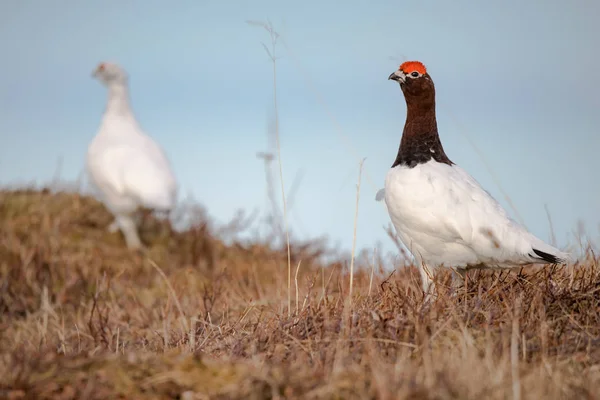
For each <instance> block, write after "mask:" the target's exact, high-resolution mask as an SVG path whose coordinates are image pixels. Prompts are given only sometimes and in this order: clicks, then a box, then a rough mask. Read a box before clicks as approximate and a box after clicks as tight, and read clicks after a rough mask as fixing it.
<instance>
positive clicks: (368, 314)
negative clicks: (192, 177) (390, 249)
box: [0, 190, 600, 399]
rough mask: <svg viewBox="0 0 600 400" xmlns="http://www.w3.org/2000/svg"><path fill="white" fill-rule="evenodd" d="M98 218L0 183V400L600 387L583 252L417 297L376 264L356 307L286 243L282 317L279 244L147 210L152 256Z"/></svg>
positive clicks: (315, 249) (413, 395) (415, 287)
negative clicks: (293, 290) (555, 264)
mask: <svg viewBox="0 0 600 400" xmlns="http://www.w3.org/2000/svg"><path fill="white" fill-rule="evenodd" d="M110 220H111V218H110V216H109V215H108V213H107V212H106V211H105V210H104V208H103V207H102V206H101V205H100V204H99V203H97V202H96V201H95V200H93V199H90V198H88V197H85V196H82V195H78V194H74V193H51V192H50V191H47V190H46V191H35V190H22V191H3V192H0V225H1V226H2V230H1V232H0V276H1V283H0V284H1V292H0V312H1V314H0V330H1V338H0V397H1V398H10V399H26V398H27V399H50V398H52V399H75V398H77V399H109V398H110V399H115V398H128V399H146V398H147V399H150V398H152V399H154V398H156V399H161V398H180V399H207V398H211V399H212V398H222V399H263V398H303V399H314V398H331V399H342V398H344V399H353V398H361V399H364V398H381V399H396V398H400V399H403V398H407V399H408V398H410V399H421V398H423V399H425V398H427V399H467V398H479V399H481V398H486V399H504V398H523V399H555V398H565V399H575V398H578V399H584V398H586V399H592V398H597V397H598V388H599V387H600V364H599V361H600V347H599V344H600V339H599V338H600V320H599V315H600V280H599V278H600V272H599V270H598V268H597V265H596V260H595V259H594V258H593V257H591V256H590V257H588V259H587V260H586V261H585V262H584V263H583V262H582V264H581V265H578V266H575V267H569V268H565V269H559V268H555V269H552V268H545V269H537V270H528V271H527V272H526V273H525V272H522V273H516V272H515V273H508V274H507V273H504V274H498V273H484V272H476V273H474V274H471V275H470V276H469V281H468V286H467V288H466V290H463V291H460V292H459V293H458V296H457V297H455V298H452V297H450V296H449V295H448V294H447V293H446V292H445V291H444V290H443V289H442V290H441V293H440V298H439V299H438V300H437V301H436V302H435V303H433V304H432V305H431V307H429V308H424V307H423V305H422V295H421V294H420V293H419V287H420V286H419V280H418V274H417V272H416V270H414V268H406V269H400V270H398V271H396V272H395V273H394V274H392V275H390V274H387V273H385V272H383V271H382V270H379V269H375V272H374V276H373V278H372V279H373V283H372V289H371V296H369V295H368V293H369V283H370V279H371V276H370V275H371V270H370V269H369V268H361V269H359V271H358V272H357V273H356V275H355V276H354V282H353V286H354V288H353V299H352V302H351V303H350V302H346V301H345V300H346V295H347V291H348V287H349V285H348V283H349V277H348V274H347V272H346V271H347V263H346V262H341V261H340V262H337V263H333V264H330V265H321V264H320V263H319V261H318V260H319V255H321V254H323V252H324V250H323V249H321V248H320V247H319V245H318V243H307V244H298V243H295V244H294V243H292V246H291V263H292V266H293V268H294V271H295V272H296V271H297V273H298V276H297V287H298V290H299V292H298V293H297V294H294V298H297V299H298V304H294V306H293V307H292V310H294V313H293V314H292V315H291V316H288V313H287V296H288V293H287V251H286V248H285V247H284V248H282V249H281V250H273V249H270V248H269V246H267V245H266V244H262V243H242V242H236V241H233V243H231V244H225V242H224V241H223V240H221V237H220V235H221V234H217V233H216V230H215V228H213V227H211V226H210V225H209V224H207V223H206V221H205V220H203V219H202V217H201V215H200V216H199V217H198V218H197V222H196V223H195V224H193V226H191V227H190V228H188V229H187V230H185V231H182V232H173V231H172V229H171V227H170V225H169V224H168V223H165V222H161V221H159V220H157V219H155V218H153V217H150V218H149V219H147V220H146V222H145V224H144V229H143V232H142V238H143V240H144V241H145V242H146V243H148V244H149V246H148V247H149V250H148V252H147V253H146V254H132V253H130V252H128V251H127V250H126V249H125V246H124V244H123V240H122V238H121V236H120V235H119V234H109V233H107V232H106V229H105V228H106V226H107V225H108V223H109V222H110ZM300 261H301V268H299V269H296V267H297V266H298V264H299V263H300ZM449 278H450V276H449V274H447V273H446V274H442V276H441V279H444V280H445V281H446V282H447V283H449ZM345 304H351V306H349V307H350V308H349V309H344V307H345ZM296 310H297V311H296Z"/></svg>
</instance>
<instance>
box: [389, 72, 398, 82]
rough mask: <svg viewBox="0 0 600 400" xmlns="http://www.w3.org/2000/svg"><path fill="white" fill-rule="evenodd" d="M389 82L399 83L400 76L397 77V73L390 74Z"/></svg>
mask: <svg viewBox="0 0 600 400" xmlns="http://www.w3.org/2000/svg"><path fill="white" fill-rule="evenodd" d="M389 80H392V81H398V80H400V77H399V76H398V75H396V73H395V72H392V73H391V74H390V76H388V81H389Z"/></svg>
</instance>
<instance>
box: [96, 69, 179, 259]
mask: <svg viewBox="0 0 600 400" xmlns="http://www.w3.org/2000/svg"><path fill="white" fill-rule="evenodd" d="M93 76H94V77H95V78H97V79H98V80H99V81H100V82H102V84H104V85H105V86H106V87H107V88H108V102H107V104H106V110H105V111H104V115H103V116H102V122H101V124H100V129H99V130H98V132H97V134H96V136H95V137H94V139H93V140H92V142H91V143H90V145H89V148H88V153H87V170H88V173H89V176H90V178H91V181H92V183H93V184H94V186H96V187H97V188H98V189H99V190H100V192H101V197H102V200H103V202H104V204H105V205H106V207H107V208H108V209H109V210H110V211H111V212H112V214H113V215H114V217H115V220H114V221H113V223H112V224H111V225H110V226H109V227H108V229H109V231H111V232H116V231H117V230H118V229H120V230H121V232H123V236H124V237H125V241H126V243H127V247H129V248H130V249H137V248H140V247H141V245H142V244H141V241H140V238H139V235H138V232H137V226H136V225H137V224H136V221H135V218H134V214H135V211H136V210H137V209H138V208H139V207H144V208H149V209H154V210H158V211H170V210H171V209H172V208H173V207H174V206H175V202H176V198H177V182H176V179H175V176H174V175H173V172H172V170H171V166H170V164H169V161H168V159H167V157H166V156H165V154H164V152H163V150H162V149H161V148H160V146H159V145H158V144H156V142H154V140H152V138H150V137H149V136H147V135H146V134H145V133H144V132H143V131H142V129H141V128H140V126H139V124H138V122H137V120H136V118H135V116H134V115H133V112H132V110H131V106H130V104H129V89H128V76H127V73H126V72H125V70H123V69H122V68H121V67H120V66H119V65H117V64H114V63H108V62H104V63H100V64H99V65H98V67H97V68H96V70H95V71H94V73H93Z"/></svg>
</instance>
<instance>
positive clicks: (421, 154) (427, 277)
mask: <svg viewBox="0 0 600 400" xmlns="http://www.w3.org/2000/svg"><path fill="white" fill-rule="evenodd" d="M415 71H416V73H415ZM390 79H393V80H397V81H399V82H400V86H401V88H402V91H403V92H404V94H405V98H406V100H407V106H408V115H407V121H406V125H405V130H404V133H403V138H402V142H401V146H400V150H399V153H398V157H397V159H396V162H395V163H394V165H393V166H392V168H391V169H390V170H389V171H388V173H387V175H386V179H385V189H383V190H380V191H379V192H378V193H377V197H376V198H377V199H378V200H379V199H380V198H381V197H384V198H385V203H386V206H387V209H388V212H389V215H390V218H391V220H392V223H393V224H394V227H395V228H396V231H397V233H398V236H399V237H400V239H401V241H402V243H403V244H404V245H405V246H406V247H407V248H408V249H409V251H410V252H411V253H412V254H413V256H414V257H415V260H416V263H417V266H418V267H419V270H420V273H421V278H422V283H423V290H424V292H425V293H429V290H430V286H431V283H432V278H433V273H434V271H435V269H436V268H439V267H451V268H452V269H453V270H455V271H456V272H457V273H458V274H459V275H456V274H454V278H455V280H456V278H464V274H465V273H466V271H467V270H469V269H475V268H490V269H496V268H513V267H518V266H523V265H528V264H534V263H562V262H565V261H566V260H567V259H568V258H569V255H568V254H567V253H563V252H561V251H559V250H558V249H556V248H554V247H552V246H550V245H548V244H546V243H544V242H543V241H542V240H541V239H538V238H537V237H535V236H534V235H533V234H531V233H530V232H528V231H527V230H526V229H525V228H524V227H523V226H521V225H520V224H518V223H517V222H516V221H514V220H512V219H511V218H510V217H509V216H508V214H507V212H506V211H505V210H504V209H503V208H502V206H501V205H500V204H499V203H498V202H497V201H496V200H495V199H494V198H493V197H492V196H491V195H490V194H489V193H488V192H487V191H485V190H484V189H482V188H481V186H480V185H479V184H478V182H477V181H476V180H475V179H474V178H473V177H472V176H470V175H469V174H468V173H467V172H466V171H465V170H463V169H462V168H460V167H459V166H457V165H455V164H454V163H453V162H451V161H450V160H449V159H448V158H447V156H446V155H445V153H444V150H443V147H442V145H441V142H440V141H439V136H438V134H437V123H436V121H435V102H434V100H433V99H434V93H435V92H434V88H433V82H432V81H431V78H430V77H429V75H427V74H426V71H425V68H424V66H423V65H422V64H421V63H418V62H408V63H405V64H403V65H402V66H401V67H400V69H399V70H398V71H396V72H395V73H393V74H392V75H390Z"/></svg>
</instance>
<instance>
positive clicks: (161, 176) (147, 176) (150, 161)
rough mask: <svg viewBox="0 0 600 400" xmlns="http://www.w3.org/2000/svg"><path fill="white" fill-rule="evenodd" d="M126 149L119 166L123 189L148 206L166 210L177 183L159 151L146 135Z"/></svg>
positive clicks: (166, 160) (169, 205) (165, 158)
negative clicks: (124, 156) (135, 144)
mask: <svg viewBox="0 0 600 400" xmlns="http://www.w3.org/2000/svg"><path fill="white" fill-rule="evenodd" d="M143 139H144V140H143V141H141V142H140V143H139V144H138V146H139V147H130V148H129V158H128V160H127V162H126V164H125V165H124V169H123V185H124V186H125V190H126V191H127V192H129V193H131V194H132V195H134V196H136V197H137V198H139V201H140V203H141V204H143V205H144V206H145V207H148V208H154V209H161V210H169V209H171V208H173V206H174V205H175V200H176V195H177V193H176V192H177V182H176V179H175V176H174V174H173V172H172V170H171V165H170V163H169V161H168V159H167V157H166V155H165V154H164V152H163V150H162V149H161V148H160V147H159V146H158V145H157V144H156V143H155V142H154V141H153V140H152V139H151V138H149V137H143Z"/></svg>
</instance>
